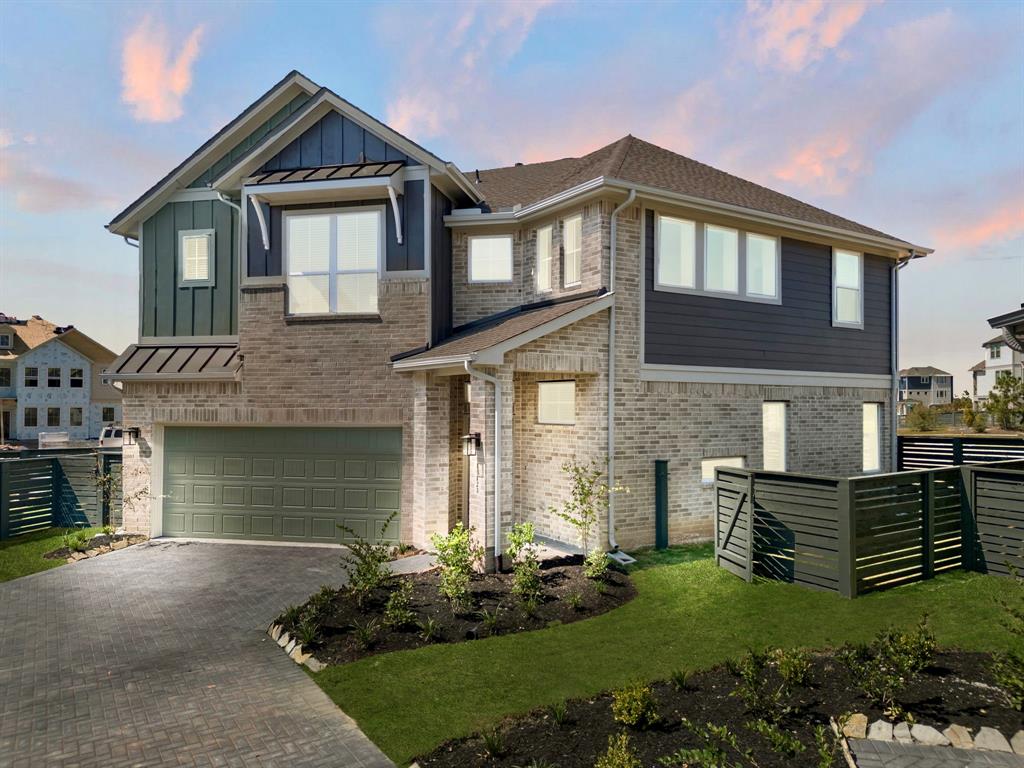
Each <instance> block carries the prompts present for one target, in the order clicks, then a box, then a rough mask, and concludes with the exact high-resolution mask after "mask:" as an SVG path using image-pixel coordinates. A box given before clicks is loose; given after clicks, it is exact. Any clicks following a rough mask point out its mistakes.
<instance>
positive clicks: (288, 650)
mask: <svg viewBox="0 0 1024 768" xmlns="http://www.w3.org/2000/svg"><path fill="white" fill-rule="evenodd" d="M297 645H298V643H297V642H295V640H290V641H289V642H288V645H286V646H285V647H284V652H285V653H289V654H290V653H291V652H292V649H293V648H295V646H297Z"/></svg>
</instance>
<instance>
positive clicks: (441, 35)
mask: <svg viewBox="0 0 1024 768" xmlns="http://www.w3.org/2000/svg"><path fill="white" fill-rule="evenodd" d="M292 69H298V70H300V71H302V72H304V73H305V74H306V75H308V76H309V77H310V78H312V79H313V80H314V81H315V82H318V83H320V84H322V85H326V86H328V87H330V88H331V89H332V90H334V91H335V92H337V93H339V94H341V95H342V96H343V97H345V98H346V99H348V100H349V101H351V102H353V103H355V104H357V105H359V106H360V107H361V108H362V109H364V110H365V111H367V112H369V113H370V114H372V115H375V116H377V117H379V118H381V119H383V120H384V121H385V122H387V123H389V124H390V125H391V126H392V127H394V128H395V129H397V130H399V131H400V132H402V133H404V134H406V135H407V136H409V137H410V138H412V139H414V140H416V141H418V142H419V143H421V144H423V145H425V146H426V147H428V148H429V149H430V150H431V151H433V152H434V153H435V154H437V155H440V156H441V157H444V158H445V159H448V160H451V161H453V162H455V163H456V164H457V165H458V166H459V167H460V168H462V169H463V170H464V171H466V172H471V171H472V170H473V169H475V168H489V167H494V166H499V165H507V164H511V163H513V162H517V161H519V162H533V161H538V160H547V159H554V158H558V157H565V156H578V155H580V154H583V153H586V152H588V151H590V150H593V149H596V148H597V147H600V146H602V145H603V144H606V143H608V142H610V141H613V140H615V139H617V138H620V137H621V136H623V135H625V134H627V133H632V134H633V135H635V136H638V137H640V138H643V139H646V140H648V141H652V142H654V143H656V144H659V145H661V146H663V147H666V148H668V149H671V150H674V151H676V152H680V153H683V154H686V155H688V156H690V157H693V158H695V159H698V160H700V161H702V162H705V163H708V164H710V165H713V166H715V167H717V168H721V169H723V170H726V171H729V172H731V173H735V174H738V175H740V176H743V177H745V178H748V179H751V180H753V181H756V182H759V183H761V184H764V185H766V186H769V187H771V188H773V189H777V190H779V191H781V192H785V193H788V194H791V195H793V196H794V197H797V198H799V199H801V200H805V201H807V202H810V203H812V204H814V205H817V206H820V207H822V208H825V209H827V210H830V211H833V212H835V213H838V214H840V215H842V216H845V217H847V218H850V219H853V220H855V221H859V222H862V223H864V224H867V225H869V226H871V227H874V228H876V229H880V230H882V231H884V232H888V233H890V234H892V235H894V236H897V237H900V238H903V239H906V240H910V241H911V242H914V243H917V244H920V245H925V246H928V247H931V248H934V249H935V253H934V254H933V255H932V256H930V257H928V258H927V259H923V260H918V261H915V262H914V263H912V264H911V265H909V266H908V267H907V268H906V269H905V270H903V272H902V277H901V282H900V300H901V307H900V309H901V312H900V316H901V331H900V364H901V366H911V365H935V366H937V367H939V368H943V369H945V370H947V371H950V372H951V373H953V375H954V377H955V379H954V381H955V386H956V388H957V389H958V390H963V389H965V388H967V387H968V386H969V384H970V380H969V374H968V373H967V370H968V368H969V367H970V366H971V365H973V364H974V363H976V362H978V361H979V360H981V359H982V350H981V348H980V344H981V343H982V342H983V341H985V340H987V339H988V338H991V337H992V336H993V335H994V332H993V331H992V330H991V329H990V328H989V326H988V324H987V322H986V319H987V318H989V317H992V316H994V315H997V314H1002V313H1004V312H1007V311H1009V310H1011V309H1013V308H1015V307H1017V306H1018V305H1019V304H1021V302H1024V0H1016V1H1010V0H1007V1H1000V2H978V1H975V2H968V3H944V2H920V1H919V2H892V1H890V2H873V1H869V0H855V1H853V2H824V1H818V0H811V1H809V2H786V3H783V2H772V1H770V0H751V1H750V2H733V3H700V2H690V3H665V2H659V3H642V2H628V3H615V2H603V3H585V2H553V1H550V0H542V1H538V2H533V3H527V2H523V3H514V2H500V1H495V2H448V3H428V2H416V3H369V2H359V3H342V2H336V3H328V2H320V3H301V2H287V3H285V2H282V3H274V2H262V3H245V2H232V1H231V0H227V1H224V2H219V3H216V4H214V3H195V2H183V3H127V2H121V3H113V2H108V3H87V2H66V3H43V2H32V3H18V2H14V1H13V0H4V2H2V3H0V311H2V312H6V313H8V314H14V315H17V316H20V317H27V316H29V315H33V314H39V315H42V316H44V317H46V318H48V319H50V320H52V321H54V322H56V323H58V324H62V325H63V324H73V325H75V326H76V327H78V328H80V329H81V330H83V331H84V332H86V333H88V334H90V335H92V336H94V337H95V338H96V339H97V340H99V341H101V342H103V343H105V344H107V345H108V346H110V347H111V348H112V349H114V350H115V351H120V350H121V349H123V348H124V347H125V346H126V345H128V344H130V343H132V342H134V341H136V333H137V323H138V321H137V313H138V306H137V301H138V296H137V291H138V256H137V251H135V250H134V249H133V248H131V247H129V246H127V245H126V244H125V243H124V242H123V241H122V240H121V239H120V238H117V237H115V236H113V235H110V234H108V233H107V232H106V231H105V230H104V229H103V225H104V224H106V223H107V222H108V221H109V220H110V219H111V218H112V217H113V215H114V214H115V213H117V212H118V211H120V210H121V209H122V208H123V207H124V206H126V205H127V204H128V203H129V202H131V201H132V200H134V199H135V198H136V197H137V196H138V195H139V194H141V193H142V192H143V191H144V190H145V189H147V188H148V187H150V186H151V185H152V184H153V183H154V182H155V181H156V180H158V179H159V178H160V177H162V176H163V175H164V173H166V172H167V171H168V170H170V169H171V168H172V167H174V166H175V165H177V164H178V163H179V162H180V161H181V160H182V159H184V158H185V157H186V156H187V155H188V154H190V153H191V152H192V151H193V150H194V149H196V148H197V147H198V146H199V145H200V144H202V143H203V142H204V141H205V140H206V139H207V138H209V137H210V136H211V135H212V134H213V133H214V132H216V131H217V130H218V129H219V128H220V127H221V126H223V125H224V124H225V123H227V122H228V121H230V120H231V119H232V118H233V117H235V116H236V115H237V114H238V113H239V112H240V111H241V110H242V109H243V108H245V107H246V106H247V105H248V104H250V103H251V102H252V101H254V100H255V99H256V98H257V97H258V96H259V95H260V94H262V93H263V92H264V91H265V90H266V89H267V88H269V87H270V86H271V85H273V84H274V83H275V82H277V81H278V80H279V79H280V78H281V77H283V76H284V74H285V73H287V72H288V71H290V70H292Z"/></svg>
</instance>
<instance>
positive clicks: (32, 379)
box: [25, 366, 39, 387]
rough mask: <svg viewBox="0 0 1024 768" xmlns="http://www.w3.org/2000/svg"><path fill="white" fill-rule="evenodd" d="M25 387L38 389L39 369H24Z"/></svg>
mask: <svg viewBox="0 0 1024 768" xmlns="http://www.w3.org/2000/svg"><path fill="white" fill-rule="evenodd" d="M25 386H26V387H38V386H39V369H38V368H35V367H27V366H26V368H25Z"/></svg>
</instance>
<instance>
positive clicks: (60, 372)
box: [46, 365, 64, 389]
mask: <svg viewBox="0 0 1024 768" xmlns="http://www.w3.org/2000/svg"><path fill="white" fill-rule="evenodd" d="M51 371H56V372H57V375H56V376H55V377H54V376H51V375H50V372H51ZM53 378H56V379H57V386H55V387H54V386H52V385H51V384H50V379H53ZM63 387H64V369H63V368H60V367H58V366H55V365H52V366H47V368H46V388H47V389H62V388H63Z"/></svg>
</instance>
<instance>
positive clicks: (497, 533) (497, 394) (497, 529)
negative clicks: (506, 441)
mask: <svg viewBox="0 0 1024 768" xmlns="http://www.w3.org/2000/svg"><path fill="white" fill-rule="evenodd" d="M464 365H465V367H466V373H468V374H469V375H470V376H471V377H472V376H476V377H477V378H479V379H483V380H484V381H487V382H490V383H491V384H493V385H494V569H495V570H499V569H500V563H501V552H502V549H501V382H500V381H498V380H497V379H496V378H495V377H494V376H491V375H489V374H486V373H484V372H483V371H478V370H477V369H476V368H474V367H473V366H472V365H471V364H470V362H469V361H468V360H466V361H465V363H464Z"/></svg>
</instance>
